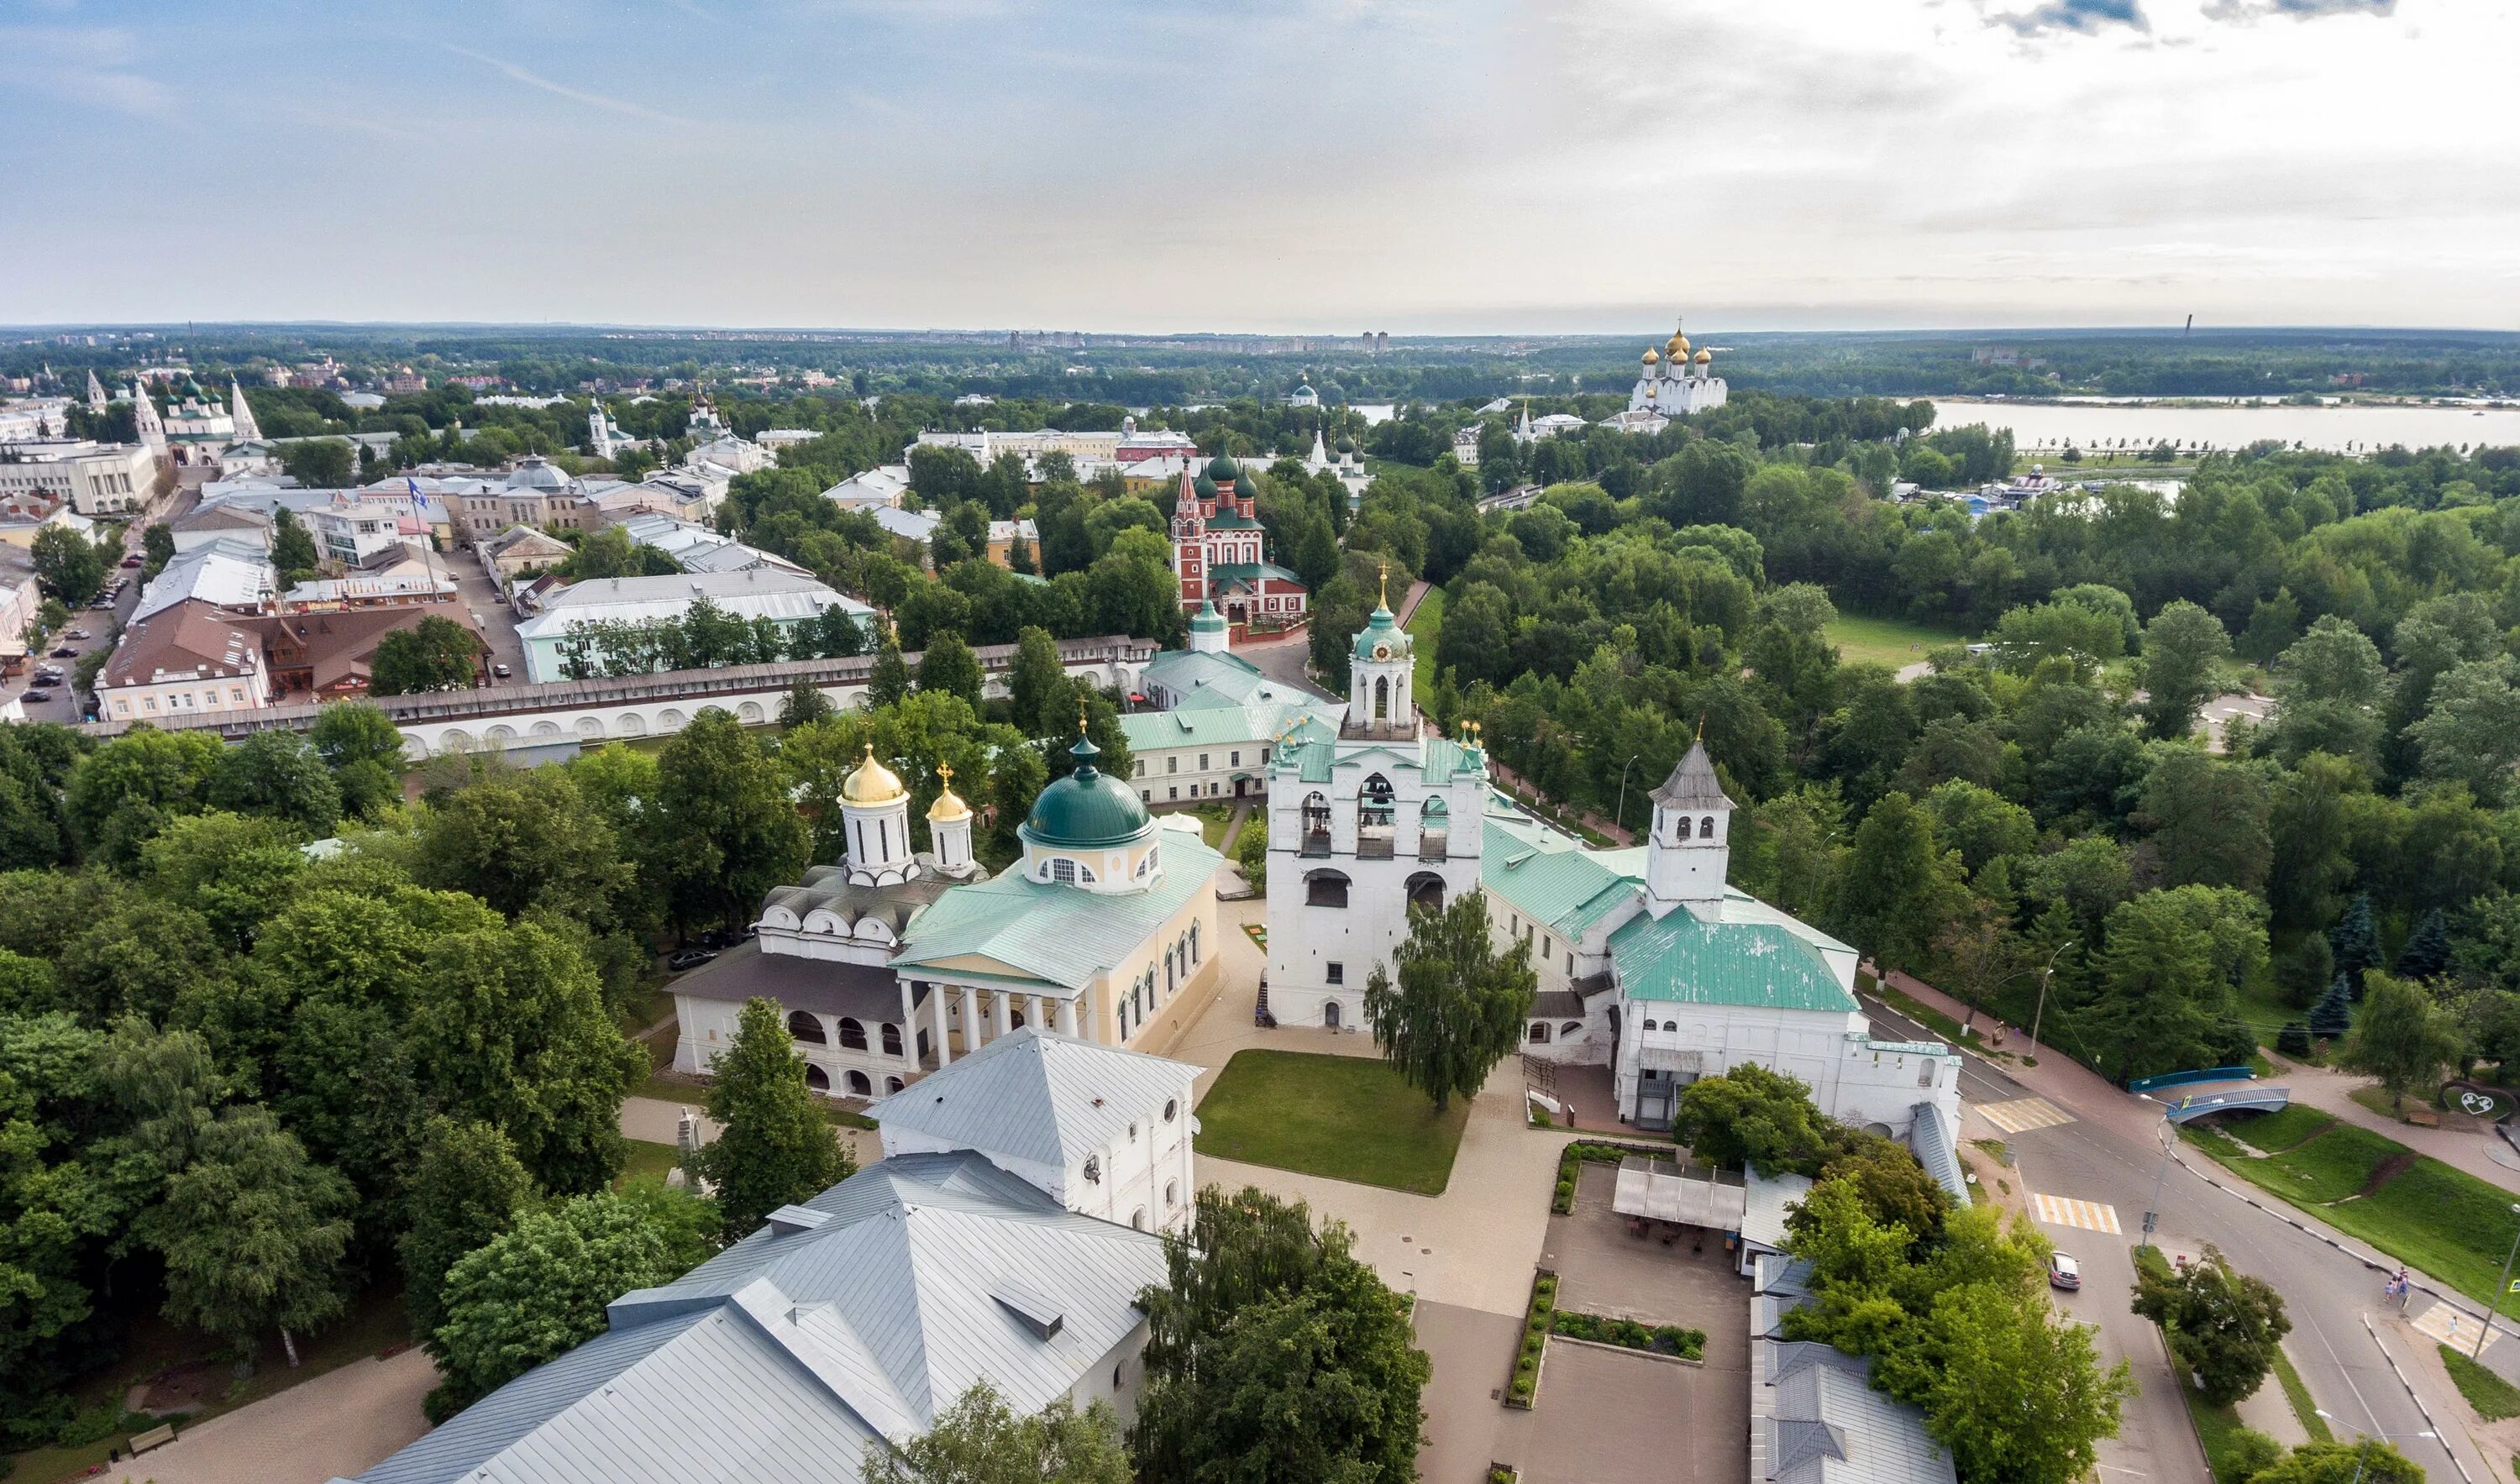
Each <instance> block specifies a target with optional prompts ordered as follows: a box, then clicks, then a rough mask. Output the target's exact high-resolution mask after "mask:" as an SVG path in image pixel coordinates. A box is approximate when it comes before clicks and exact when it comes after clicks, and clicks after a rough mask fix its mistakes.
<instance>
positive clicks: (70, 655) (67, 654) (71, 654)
mask: <svg viewBox="0 0 2520 1484" xmlns="http://www.w3.org/2000/svg"><path fill="white" fill-rule="evenodd" d="M53 657H54V658H55V659H76V658H78V646H77V645H74V644H66V645H63V646H62V647H61V648H60V649H58V650H55V651H53Z"/></svg>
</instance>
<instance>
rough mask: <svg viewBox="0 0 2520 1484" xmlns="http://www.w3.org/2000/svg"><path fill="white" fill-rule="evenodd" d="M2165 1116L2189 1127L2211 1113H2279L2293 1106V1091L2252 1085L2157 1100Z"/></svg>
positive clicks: (2286, 1088)
mask: <svg viewBox="0 0 2520 1484" xmlns="http://www.w3.org/2000/svg"><path fill="white" fill-rule="evenodd" d="M2153 1101H2154V1102H2158V1103H2160V1104H2161V1106H2162V1116H2163V1117H2165V1118H2168V1119H2169V1120H2170V1121H2171V1122H2173V1123H2186V1122H2188V1121H2189V1120H2191V1119H2196V1118H2202V1117H2204V1116H2205V1115H2206V1114H2208V1113H2275V1112H2281V1111H2282V1110H2283V1109H2284V1107H2285V1106H2286V1105H2288V1104H2289V1103H2290V1102H2292V1089H2290V1088H2288V1087H2269V1086H2266V1085H2265V1084H2263V1083H2251V1084H2249V1085H2248V1086H2246V1087H2235V1088H2228V1089H2226V1090H2224V1091H2222V1092H2218V1093H2188V1094H2186V1095H2185V1096H2183V1097H2179V1098H2156V1099H2154V1100H2153Z"/></svg>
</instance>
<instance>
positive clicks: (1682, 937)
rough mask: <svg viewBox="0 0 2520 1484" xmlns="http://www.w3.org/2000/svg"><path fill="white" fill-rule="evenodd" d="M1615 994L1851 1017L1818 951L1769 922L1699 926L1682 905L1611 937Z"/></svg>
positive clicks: (1846, 998) (1851, 1004)
mask: <svg viewBox="0 0 2520 1484" xmlns="http://www.w3.org/2000/svg"><path fill="white" fill-rule="evenodd" d="M1610 963H1611V967H1613V968H1614V969H1615V970H1616V971H1617V974H1618V979H1619V992H1620V993H1621V994H1623V995H1626V996H1627V997H1628V998H1629V999H1631V1000H1658V1001H1663V1002H1666V1003H1676V1004H1682V1005H1748V1006H1757V1007H1761V1008H1764V1009H1769V1010H1805V1011H1825V1012H1852V1011H1854V1010H1855V1009H1856V1004H1855V997H1854V996H1853V995H1851V994H1849V993H1847V992H1846V991H1845V990H1844V989H1842V988H1840V987H1839V986H1838V982H1837V975H1836V974H1834V973H1832V972H1830V970H1829V967H1828V965H1827V963H1826V962H1825V961H1823V959H1822V958H1821V956H1820V951H1819V950H1818V949H1816V948H1814V947H1812V946H1811V945H1810V944H1809V943H1806V942H1804V941H1803V940H1802V939H1801V938H1800V937H1798V936H1797V935H1795V934H1794V933H1792V932H1790V931H1787V930H1786V929H1785V928H1783V927H1781V926H1778V925H1777V924H1775V923H1770V922H1700V921H1698V919H1697V918H1696V917H1695V916H1694V915H1693V914H1691V913H1690V912H1689V911H1688V909H1687V908H1674V909H1673V910H1672V911H1670V912H1667V913H1665V914H1664V915H1663V916H1662V919H1661V921H1659V922H1657V921H1655V920H1654V919H1653V918H1651V917H1640V918H1638V919H1637V920H1636V921H1635V922H1630V923H1628V924H1627V925H1626V926H1624V927H1622V928H1620V929H1619V930H1618V931H1617V932H1614V933H1612V934H1610Z"/></svg>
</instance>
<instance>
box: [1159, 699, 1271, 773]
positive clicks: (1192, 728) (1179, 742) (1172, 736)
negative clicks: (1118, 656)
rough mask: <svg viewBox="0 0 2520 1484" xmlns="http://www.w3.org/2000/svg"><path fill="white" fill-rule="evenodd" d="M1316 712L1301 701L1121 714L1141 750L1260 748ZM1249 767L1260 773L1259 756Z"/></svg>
mask: <svg viewBox="0 0 2520 1484" xmlns="http://www.w3.org/2000/svg"><path fill="white" fill-rule="evenodd" d="M1312 715H1313V710H1312V708H1311V707H1310V706H1307V705H1305V704H1304V703H1302V702H1301V701H1276V702H1264V703H1261V704H1257V705H1248V706H1192V707H1184V708H1183V709H1181V710H1178V711H1135V712H1132V713H1130V714H1129V715H1127V716H1123V717H1121V718H1120V730H1121V732H1122V733H1123V734H1125V735H1126V736H1127V737H1128V739H1129V750H1130V751H1131V752H1135V753H1140V754H1144V753H1147V752H1150V751H1156V750H1160V749H1163V748H1167V747H1213V746H1245V747H1261V746H1268V745H1272V744H1275V743H1277V742H1282V741H1283V739H1285V738H1286V737H1287V736H1288V735H1289V734H1290V733H1293V732H1294V731H1295V730H1296V729H1297V728H1298V727H1299V726H1300V725H1301V724H1302V723H1303V722H1304V721H1305V720H1306V719H1308V718H1310V717H1311V716H1312ZM1218 760H1219V761H1220V762H1222V761H1223V759H1221V758H1220V759H1218ZM1229 766H1231V765H1229ZM1244 766H1246V767H1249V768H1250V769H1252V770H1253V771H1254V772H1257V771H1258V769H1259V766H1260V757H1259V754H1258V753H1257V752H1254V753H1253V754H1252V755H1251V756H1250V757H1249V758H1247V759H1245V760H1244Z"/></svg>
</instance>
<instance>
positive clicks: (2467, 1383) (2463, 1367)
mask: <svg viewBox="0 0 2520 1484" xmlns="http://www.w3.org/2000/svg"><path fill="white" fill-rule="evenodd" d="M2440 1348H2441V1358H2442V1364H2443V1365H2445V1366H2447V1367H2449V1368H2450V1378H2451V1380H2452V1381H2453V1383H2455V1384H2456V1385H2457V1387H2458V1394H2459V1395H2460V1396H2463V1397H2465V1398H2467V1405H2468V1406H2470V1407H2473V1408H2475V1409H2476V1415H2477V1416H2478V1417H2482V1418H2484V1419H2485V1420H2486V1421H2489V1422H2499V1421H2501V1420H2502V1419H2503V1418H2504V1417H2520V1386H2514V1385H2512V1384H2511V1383H2510V1382H2509V1381H2506V1380H2504V1379H2503V1378H2502V1377H2500V1376H2498V1375H2497V1374H2495V1373H2494V1372H2491V1371H2488V1370H2486V1369H2485V1367H2484V1366H2482V1365H2480V1364H2479V1363H2477V1362H2476V1361H2473V1360H2470V1359H2469V1358H2468V1354H2467V1352H2466V1351H2464V1350H2453V1349H2452V1348H2451V1347H2450V1346H2448V1345H2444V1346H2442V1347H2440Z"/></svg>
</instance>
